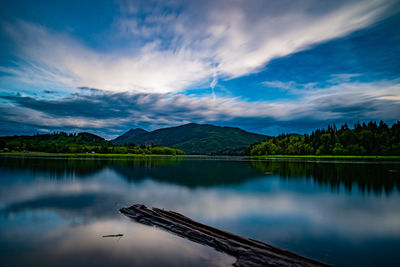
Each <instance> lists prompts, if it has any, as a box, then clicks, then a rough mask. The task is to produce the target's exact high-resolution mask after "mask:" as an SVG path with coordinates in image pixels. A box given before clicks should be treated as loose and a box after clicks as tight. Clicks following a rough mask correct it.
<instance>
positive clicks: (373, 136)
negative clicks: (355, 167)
mask: <svg viewBox="0 0 400 267" xmlns="http://www.w3.org/2000/svg"><path fill="white" fill-rule="evenodd" d="M247 155H252V156H262V155H400V121H398V122H396V123H395V124H393V125H392V127H389V126H388V125H387V124H386V123H384V122H383V121H380V123H379V124H377V123H376V122H375V121H370V122H369V123H368V124H366V123H365V122H364V123H362V124H360V123H359V122H358V123H356V124H355V125H354V128H353V129H350V128H349V126H348V125H347V124H344V125H342V127H341V128H340V129H337V128H336V126H335V125H332V126H328V128H327V129H318V130H316V131H313V132H312V133H311V134H305V135H303V136H301V135H288V134H282V135H279V136H277V137H271V138H268V139H267V140H265V141H263V142H259V143H255V144H253V145H251V146H250V147H249V148H248V149H247Z"/></svg>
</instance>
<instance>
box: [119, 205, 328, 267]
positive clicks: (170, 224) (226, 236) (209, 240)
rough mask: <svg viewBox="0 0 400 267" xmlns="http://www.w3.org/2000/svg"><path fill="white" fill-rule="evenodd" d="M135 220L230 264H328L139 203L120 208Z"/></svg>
mask: <svg viewBox="0 0 400 267" xmlns="http://www.w3.org/2000/svg"><path fill="white" fill-rule="evenodd" d="M120 211H121V213H123V214H125V215H126V216H128V217H130V218H132V219H134V220H135V221H137V222H140V223H143V224H146V225H150V226H156V227H159V228H162V229H165V230H168V231H170V232H172V233H175V234H177V235H179V236H182V237H184V238H187V239H189V240H192V241H194V242H197V243H200V244H203V245H208V246H210V247H213V248H214V249H216V250H218V251H222V252H225V253H227V254H229V255H232V256H234V257H236V259H237V261H236V262H235V263H234V266H308V267H311V266H328V265H326V264H323V263H320V262H318V261H315V260H312V259H309V258H306V257H303V256H300V255H297V254H295V253H292V252H290V251H287V250H283V249H280V248H277V247H274V246H271V245H268V244H265V243H262V242H260V241H256V240H253V239H249V238H244V237H241V236H238V235H235V234H232V233H228V232H225V231H222V230H219V229H217V228H214V227H211V226H208V225H205V224H202V223H199V222H196V221H193V220H192V219H190V218H188V217H185V216H183V215H182V214H179V213H177V212H174V211H165V210H162V209H158V208H153V209H148V208H147V207H146V206H144V205H141V204H136V205H133V206H131V207H129V208H122V209H120Z"/></svg>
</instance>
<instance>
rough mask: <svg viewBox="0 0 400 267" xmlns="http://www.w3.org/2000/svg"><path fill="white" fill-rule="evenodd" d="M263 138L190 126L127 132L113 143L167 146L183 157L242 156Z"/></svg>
mask: <svg viewBox="0 0 400 267" xmlns="http://www.w3.org/2000/svg"><path fill="white" fill-rule="evenodd" d="M266 138H267V136H265V135H261V134H256V133H250V132H246V131H244V130H242V129H240V128H235V127H220V126H214V125H210V124H196V123H189V124H185V125H181V126H176V127H169V128H162V129H158V130H155V131H152V132H146V131H145V130H143V129H134V130H129V131H128V132H126V133H125V134H123V135H121V136H120V137H118V138H116V139H114V140H112V142H113V143H114V144H118V145H124V144H127V143H134V144H137V145H138V144H145V145H151V144H155V145H160V146H168V147H172V148H177V149H181V150H183V151H185V153H186V154H207V155H243V154H244V153H245V151H246V148H247V147H248V146H249V145H251V144H253V143H255V142H259V141H263V140H264V139H266Z"/></svg>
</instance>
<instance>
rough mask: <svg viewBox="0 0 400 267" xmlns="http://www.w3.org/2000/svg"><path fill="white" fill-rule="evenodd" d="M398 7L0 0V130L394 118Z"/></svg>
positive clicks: (265, 128)
mask: <svg viewBox="0 0 400 267" xmlns="http://www.w3.org/2000/svg"><path fill="white" fill-rule="evenodd" d="M399 11H400V1H398V0H397V1H396V0H363V1H359V0H344V1H343V0H335V1H329V0H279V1H277V0H250V1H247V0H246V1H245V0H229V1H228V0H220V1H217V0H213V1H208V0H204V1H168V0H167V1H151V0H147V1H100V0H97V1H90V0H88V1H77V0H69V1H61V0H60V1H20V0H11V1H9V0H2V1H1V2H0V135H14V134H34V133H37V132H39V133H46V132H53V131H66V132H82V131H89V132H92V133H95V134H99V135H100V136H103V137H105V138H107V139H111V138H115V137H116V136H118V135H120V134H122V133H124V132H125V131H127V130H129V129H131V128H137V127H140V128H143V129H146V130H154V129H158V128H161V127H170V126H177V125H181V124H185V123H190V122H195V123H210V124H214V125H220V126H234V127H240V128H243V129H245V130H248V131H254V132H258V133H263V134H267V135H277V134H280V133H294V132H296V133H309V132H311V131H312V130H313V129H315V128H320V127H326V126H327V125H328V124H333V123H335V124H336V125H341V124H343V123H349V124H350V125H352V124H353V123H355V122H357V121H369V120H377V121H380V120H384V121H385V122H387V123H388V124H392V123H394V122H396V121H397V120H399V119H400V12H399Z"/></svg>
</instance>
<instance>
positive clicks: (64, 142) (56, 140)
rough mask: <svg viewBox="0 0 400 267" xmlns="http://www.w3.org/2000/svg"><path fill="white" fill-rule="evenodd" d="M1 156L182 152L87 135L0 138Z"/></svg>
mask: <svg viewBox="0 0 400 267" xmlns="http://www.w3.org/2000/svg"><path fill="white" fill-rule="evenodd" d="M0 151H1V152H47V153H103V154H163V155H183V154H184V152H183V151H182V150H179V149H174V148H170V147H161V146H155V145H149V146H146V145H140V146H138V145H135V144H133V143H129V144H126V145H115V144H113V143H111V142H110V141H107V140H105V139H104V138H102V137H100V136H97V135H94V134H91V133H78V134H67V133H65V132H59V133H57V132H54V133H52V134H36V135H33V136H6V137H0Z"/></svg>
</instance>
